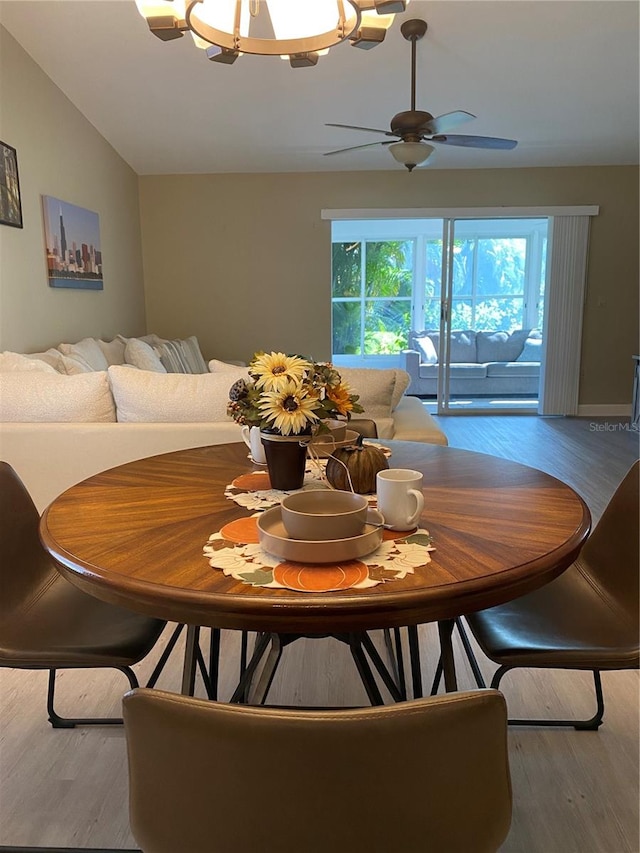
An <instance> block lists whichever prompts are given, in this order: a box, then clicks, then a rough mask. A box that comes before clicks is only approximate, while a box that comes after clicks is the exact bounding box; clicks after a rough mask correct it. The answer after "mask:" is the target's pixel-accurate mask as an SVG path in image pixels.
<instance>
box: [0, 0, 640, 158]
mask: <svg viewBox="0 0 640 853" xmlns="http://www.w3.org/2000/svg"><path fill="white" fill-rule="evenodd" d="M638 10H639V5H638V3H637V2H635V0H623V2H617V0H440V2H438V0H435V2H429V1H428V0H413V2H411V3H410V5H409V7H408V10H407V12H406V13H405V14H404V15H400V16H398V17H397V18H396V22H395V23H394V25H393V28H392V29H391V30H390V31H389V32H388V33H387V36H386V39H385V41H384V43H383V44H382V45H380V46H378V47H376V48H375V49H373V50H370V51H366V50H358V49H356V48H353V47H351V46H350V45H349V44H342V45H339V46H338V47H336V48H333V49H332V50H331V52H330V53H329V55H328V56H325V57H321V58H320V60H319V62H318V65H317V66H316V67H315V68H303V69H292V68H290V67H289V64H288V63H287V62H284V61H282V60H280V59H278V58H273V57H257V56H244V57H241V58H240V59H238V61H237V62H236V63H235V65H231V66H226V65H220V64H219V63H211V62H208V61H207V60H206V58H205V56H204V54H203V52H202V51H200V50H198V49H196V48H195V46H194V45H193V43H192V41H191V38H190V37H188V36H186V37H184V38H182V39H179V40H178V41H174V42H169V43H163V42H161V41H160V40H159V39H157V38H155V37H154V36H153V35H152V34H151V33H150V32H149V30H148V28H147V25H146V23H145V21H144V20H143V19H142V18H141V17H140V15H139V13H138V11H137V9H136V6H135V3H134V2H133V0H38V2H34V0H5V2H2V3H1V4H0V15H1V17H0V20H1V22H2V23H3V24H4V26H5V27H6V28H7V29H8V30H9V31H10V32H11V33H12V35H13V36H14V37H15V38H16V39H17V40H18V42H20V44H21V45H22V46H23V47H24V49H25V50H26V51H27V52H28V53H29V54H30V55H31V56H32V57H33V59H34V60H35V61H36V62H37V63H38V64H39V65H40V66H41V67H42V68H43V69H44V71H45V72H46V73H47V74H48V75H49V77H51V79H52V80H53V81H54V82H55V83H56V84H57V85H58V86H59V87H60V89H62V91H63V92H65V94H66V95H67V96H68V97H69V98H70V99H71V101H73V103H74V104H75V105H76V106H77V107H78V108H79V109H80V110H81V111H82V112H83V113H84V115H85V116H86V117H87V118H88V119H89V120H90V121H91V122H92V123H93V124H94V125H95V127H96V128H97V129H98V130H99V131H100V133H101V134H102V135H103V136H104V137H105V138H106V139H107V140H108V141H109V142H110V143H111V144H112V145H113V147H114V148H115V149H116V150H117V151H118V153H119V154H120V155H121V156H122V157H123V158H124V159H125V160H126V161H127V162H128V163H129V164H130V165H131V166H132V167H133V169H135V171H136V172H138V173H139V174H177V173H207V172H307V171H308V172H319V171H341V170H349V171H351V170H361V169H374V170H375V169H402V168H403V167H401V166H400V165H398V164H397V163H395V161H394V160H393V158H392V157H391V154H390V153H389V152H388V151H387V150H386V149H385V148H383V147H381V146H380V147H379V146H376V147H375V148H369V149H365V150H360V151H354V152H350V153H348V154H341V155H335V156H333V157H324V156H322V155H323V153H324V152H327V151H331V150H333V149H337V148H345V147H347V146H349V145H360V144H364V143H367V142H375V141H378V139H382V137H376V136H375V135H374V134H367V133H358V132H355V131H347V130H341V129H338V128H329V127H325V126H324V123H325V122H337V123H343V124H355V125H365V126H368V127H376V128H381V129H385V130H386V129H387V128H388V125H389V122H390V119H391V117H392V116H393V115H394V114H395V113H396V112H400V111H401V110H405V109H408V108H409V106H410V103H409V97H410V89H409V85H410V45H409V43H408V42H406V41H405V40H404V39H403V38H402V36H401V34H400V27H399V25H400V21H401V20H404V19H408V18H412V17H421V18H423V19H424V20H426V21H427V22H428V25H429V31H428V32H427V35H426V36H425V38H424V39H423V40H422V41H420V42H419V43H418V80H417V103H416V106H417V108H418V109H424V110H427V111H429V112H430V113H432V114H433V115H438V114H440V113H445V112H450V111H451V110H456V109H462V110H467V111H468V112H471V113H473V114H474V115H476V116H477V117H478V118H477V119H476V120H475V121H472V122H470V123H469V124H465V125H464V126H462V127H461V128H459V130H458V131H457V132H460V133H470V134H474V135H483V136H503V137H509V138H513V139H517V140H518V141H519V145H518V147H517V148H516V149H514V150H513V151H482V150H481V151H478V150H475V151H474V150H467V149H462V148H451V147H445V146H439V147H438V149H437V151H436V154H434V155H433V157H432V158H431V160H430V161H429V165H428V166H427V167H426V168H429V169H450V168H495V167H523V166H571V165H575V166H582V165H610V164H634V163H638V126H639V116H638V112H639V95H638V87H639V84H638V79H639V72H638V52H639V48H638V44H639V31H638Z"/></svg>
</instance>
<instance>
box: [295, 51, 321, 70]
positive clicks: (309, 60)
mask: <svg viewBox="0 0 640 853" xmlns="http://www.w3.org/2000/svg"><path fill="white" fill-rule="evenodd" d="M317 64H318V54H317V53H315V52H314V51H310V52H307V53H292V54H290V55H289V65H290V66H291V67H292V68H310V67H312V66H313V65H317Z"/></svg>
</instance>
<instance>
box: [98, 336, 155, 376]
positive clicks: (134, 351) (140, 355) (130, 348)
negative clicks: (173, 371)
mask: <svg viewBox="0 0 640 853" xmlns="http://www.w3.org/2000/svg"><path fill="white" fill-rule="evenodd" d="M124 361H125V364H130V365H132V366H133V367H137V368H138V369H139V370H151V371H153V372H154V373H166V372H167V371H166V368H165V366H164V365H163V364H162V362H161V361H160V359H159V358H158V355H157V353H156V351H155V350H154V348H153V347H152V346H150V345H149V344H147V343H145V342H144V341H141V340H140V339H139V338H129V340H128V341H127V343H126V346H125V348H124ZM111 366H113V365H111Z"/></svg>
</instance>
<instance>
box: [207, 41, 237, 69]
mask: <svg viewBox="0 0 640 853" xmlns="http://www.w3.org/2000/svg"><path fill="white" fill-rule="evenodd" d="M205 53H206V55H207V59H210V60H211V61H212V62H221V63H222V64H223V65H233V63H234V62H235V61H236V59H237V58H238V57H239V56H240V52H239V51H237V50H228V49H227V48H226V47H218V45H217V44H212V45H211V46H210V47H208V48H206V50H205Z"/></svg>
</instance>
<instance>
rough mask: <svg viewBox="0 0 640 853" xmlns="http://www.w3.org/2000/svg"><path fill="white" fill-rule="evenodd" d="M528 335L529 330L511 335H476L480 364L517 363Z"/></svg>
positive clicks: (516, 331)
mask: <svg viewBox="0 0 640 853" xmlns="http://www.w3.org/2000/svg"><path fill="white" fill-rule="evenodd" d="M528 334H529V330H528V329H516V330H515V331H514V332H511V334H509V333H508V332H478V333H477V335H476V346H477V350H478V362H479V363H480V364H486V363H487V362H489V361H515V360H516V359H517V358H518V356H519V355H520V353H521V352H522V347H523V345H524V342H525V340H526V339H527V335H528Z"/></svg>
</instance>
